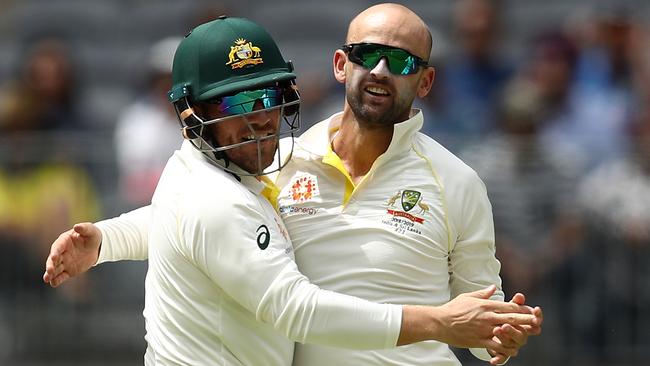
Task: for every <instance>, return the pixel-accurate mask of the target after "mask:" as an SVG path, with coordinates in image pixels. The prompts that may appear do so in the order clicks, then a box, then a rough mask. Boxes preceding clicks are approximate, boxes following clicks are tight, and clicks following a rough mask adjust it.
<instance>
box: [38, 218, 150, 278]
mask: <svg viewBox="0 0 650 366" xmlns="http://www.w3.org/2000/svg"><path fill="white" fill-rule="evenodd" d="M149 221H150V206H146V207H142V208H139V209H136V210H133V211H131V212H127V213H125V214H122V215H120V216H119V217H115V218H112V219H108V220H103V221H100V222H98V223H96V224H92V223H88V222H87V223H80V224H76V225H75V226H74V227H73V228H72V229H70V230H68V231H66V232H64V233H62V234H61V235H59V237H58V238H57V239H56V240H55V241H54V242H53V243H52V246H51V248H50V254H49V256H48V257H47V260H46V262H45V273H44V274H43V281H45V282H46V283H49V284H50V285H51V286H52V287H57V286H59V285H61V284H62V283H63V282H65V281H67V280H69V279H70V278H72V277H75V276H77V275H79V274H81V273H84V272H86V271H88V270H89V269H90V268H91V267H92V266H94V265H97V264H99V263H103V262H109V261H119V260H142V259H146V258H147V256H148V231H149Z"/></svg>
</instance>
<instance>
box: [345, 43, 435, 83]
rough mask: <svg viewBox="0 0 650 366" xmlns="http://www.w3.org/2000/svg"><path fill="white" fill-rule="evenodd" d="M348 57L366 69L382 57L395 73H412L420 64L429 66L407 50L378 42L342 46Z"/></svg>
mask: <svg viewBox="0 0 650 366" xmlns="http://www.w3.org/2000/svg"><path fill="white" fill-rule="evenodd" d="M341 49H342V50H343V51H345V53H347V55H348V59H350V61H352V62H354V63H355V64H357V65H361V66H363V67H365V68H366V69H373V68H374V67H375V66H377V64H378V63H379V61H380V60H381V59H382V58H386V61H388V69H389V70H390V72H391V73H392V74H394V75H411V74H415V73H417V72H418V67H419V66H424V67H426V66H428V64H427V63H426V61H424V60H422V59H421V58H419V57H418V56H415V55H413V54H412V53H410V52H408V51H407V50H404V49H401V48H397V47H391V46H386V45H383V44H378V43H351V44H346V45H343V47H341Z"/></svg>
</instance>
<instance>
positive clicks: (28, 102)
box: [0, 39, 81, 132]
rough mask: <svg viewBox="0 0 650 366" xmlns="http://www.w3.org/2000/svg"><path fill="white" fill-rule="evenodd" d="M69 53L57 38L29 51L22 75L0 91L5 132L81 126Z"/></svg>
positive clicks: (0, 115) (0, 119)
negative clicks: (75, 100) (75, 102)
mask: <svg viewBox="0 0 650 366" xmlns="http://www.w3.org/2000/svg"><path fill="white" fill-rule="evenodd" d="M68 52H69V51H68V49H67V48H66V46H65V44H64V43H62V42H61V41H59V40H56V39H44V40H41V41H39V42H37V43H35V44H34V45H33V47H31V48H30V49H29V50H28V54H27V55H26V56H25V58H24V62H23V64H21V65H20V70H18V73H19V75H20V76H19V78H18V79H17V80H15V81H12V82H10V83H9V85H5V86H3V89H2V90H1V91H0V128H2V130H3V131H5V132H8V131H34V130H50V131H51V130H63V129H65V130H72V129H76V128H79V127H80V126H81V123H80V121H79V117H78V111H77V109H76V105H75V104H74V93H75V92H76V90H75V86H76V85H75V80H74V77H73V75H72V71H73V65H72V62H71V60H70V58H69V53H68Z"/></svg>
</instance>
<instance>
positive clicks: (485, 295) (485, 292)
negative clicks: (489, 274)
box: [467, 285, 497, 299]
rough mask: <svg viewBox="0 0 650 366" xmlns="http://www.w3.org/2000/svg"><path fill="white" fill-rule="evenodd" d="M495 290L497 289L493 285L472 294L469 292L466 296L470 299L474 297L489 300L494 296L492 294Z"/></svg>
mask: <svg viewBox="0 0 650 366" xmlns="http://www.w3.org/2000/svg"><path fill="white" fill-rule="evenodd" d="M496 290H497V287H496V286H495V285H490V286H488V287H486V288H484V289H482V290H477V291H474V292H469V293H467V296H470V297H476V298H479V299H489V298H490V297H491V296H492V295H494V292H495V291H496Z"/></svg>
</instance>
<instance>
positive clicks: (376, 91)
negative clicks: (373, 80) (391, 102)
mask: <svg viewBox="0 0 650 366" xmlns="http://www.w3.org/2000/svg"><path fill="white" fill-rule="evenodd" d="M365 91H366V92H367V93H368V94H372V95H375V96H388V95H390V93H389V92H388V90H386V89H384V88H381V87H378V86H368V87H366V89H365Z"/></svg>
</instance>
